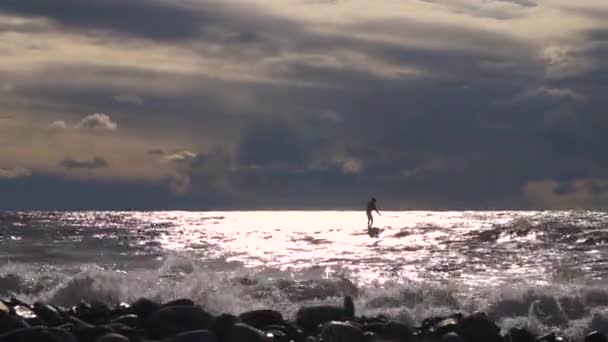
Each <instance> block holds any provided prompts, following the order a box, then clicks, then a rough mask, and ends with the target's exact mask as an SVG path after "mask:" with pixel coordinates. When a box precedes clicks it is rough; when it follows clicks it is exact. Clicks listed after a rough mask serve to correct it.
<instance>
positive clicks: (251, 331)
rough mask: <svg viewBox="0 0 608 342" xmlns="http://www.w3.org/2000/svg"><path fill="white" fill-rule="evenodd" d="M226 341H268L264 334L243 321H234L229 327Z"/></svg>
mask: <svg viewBox="0 0 608 342" xmlns="http://www.w3.org/2000/svg"><path fill="white" fill-rule="evenodd" d="M227 337H228V338H227V339H226V342H268V339H267V338H266V334H265V333H264V332H263V331H261V330H259V329H257V328H254V327H252V326H250V325H247V324H245V323H236V324H235V325H233V326H232V329H230V332H229V333H228V336H227Z"/></svg>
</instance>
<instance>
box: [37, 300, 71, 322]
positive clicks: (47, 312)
mask: <svg viewBox="0 0 608 342" xmlns="http://www.w3.org/2000/svg"><path fill="white" fill-rule="evenodd" d="M32 311H33V312H34V313H35V314H36V316H38V317H39V318H40V319H41V320H42V321H43V322H44V324H46V325H48V326H52V327H55V326H58V325H61V324H62V323H63V321H64V319H63V316H62V315H61V313H60V312H59V310H57V309H56V308H55V307H52V306H50V305H48V304H43V303H39V302H36V303H34V307H33V308H32Z"/></svg>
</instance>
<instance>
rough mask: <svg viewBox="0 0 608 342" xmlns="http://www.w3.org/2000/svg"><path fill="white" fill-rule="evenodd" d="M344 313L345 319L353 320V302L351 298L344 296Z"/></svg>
mask: <svg viewBox="0 0 608 342" xmlns="http://www.w3.org/2000/svg"><path fill="white" fill-rule="evenodd" d="M344 313H345V314H346V318H347V319H350V320H352V319H354V318H355V302H353V298H352V297H351V296H344Z"/></svg>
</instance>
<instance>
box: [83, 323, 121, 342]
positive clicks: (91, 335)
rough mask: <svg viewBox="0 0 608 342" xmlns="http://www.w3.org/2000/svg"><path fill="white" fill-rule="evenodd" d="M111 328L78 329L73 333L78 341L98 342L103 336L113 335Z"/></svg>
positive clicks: (92, 327) (99, 326)
mask: <svg viewBox="0 0 608 342" xmlns="http://www.w3.org/2000/svg"><path fill="white" fill-rule="evenodd" d="M113 332H114V330H112V329H111V328H110V327H107V326H103V325H98V326H90V327H77V328H76V329H75V330H74V331H73V333H74V335H75V336H76V338H78V341H96V340H97V339H98V338H100V337H101V336H103V335H106V334H110V333H113Z"/></svg>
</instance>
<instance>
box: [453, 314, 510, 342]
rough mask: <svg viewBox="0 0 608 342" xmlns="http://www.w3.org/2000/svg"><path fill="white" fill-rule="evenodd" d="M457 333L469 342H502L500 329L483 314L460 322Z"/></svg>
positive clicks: (473, 315)
mask: <svg viewBox="0 0 608 342" xmlns="http://www.w3.org/2000/svg"><path fill="white" fill-rule="evenodd" d="M457 332H458V334H459V335H460V336H462V338H463V339H464V340H465V341H467V342H501V341H502V336H500V328H499V327H498V326H497V325H496V324H495V323H494V322H492V321H490V319H489V318H488V317H487V316H486V315H485V314H484V313H481V312H477V313H474V314H472V315H470V316H468V317H465V318H463V319H462V320H460V322H458V329H457Z"/></svg>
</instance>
